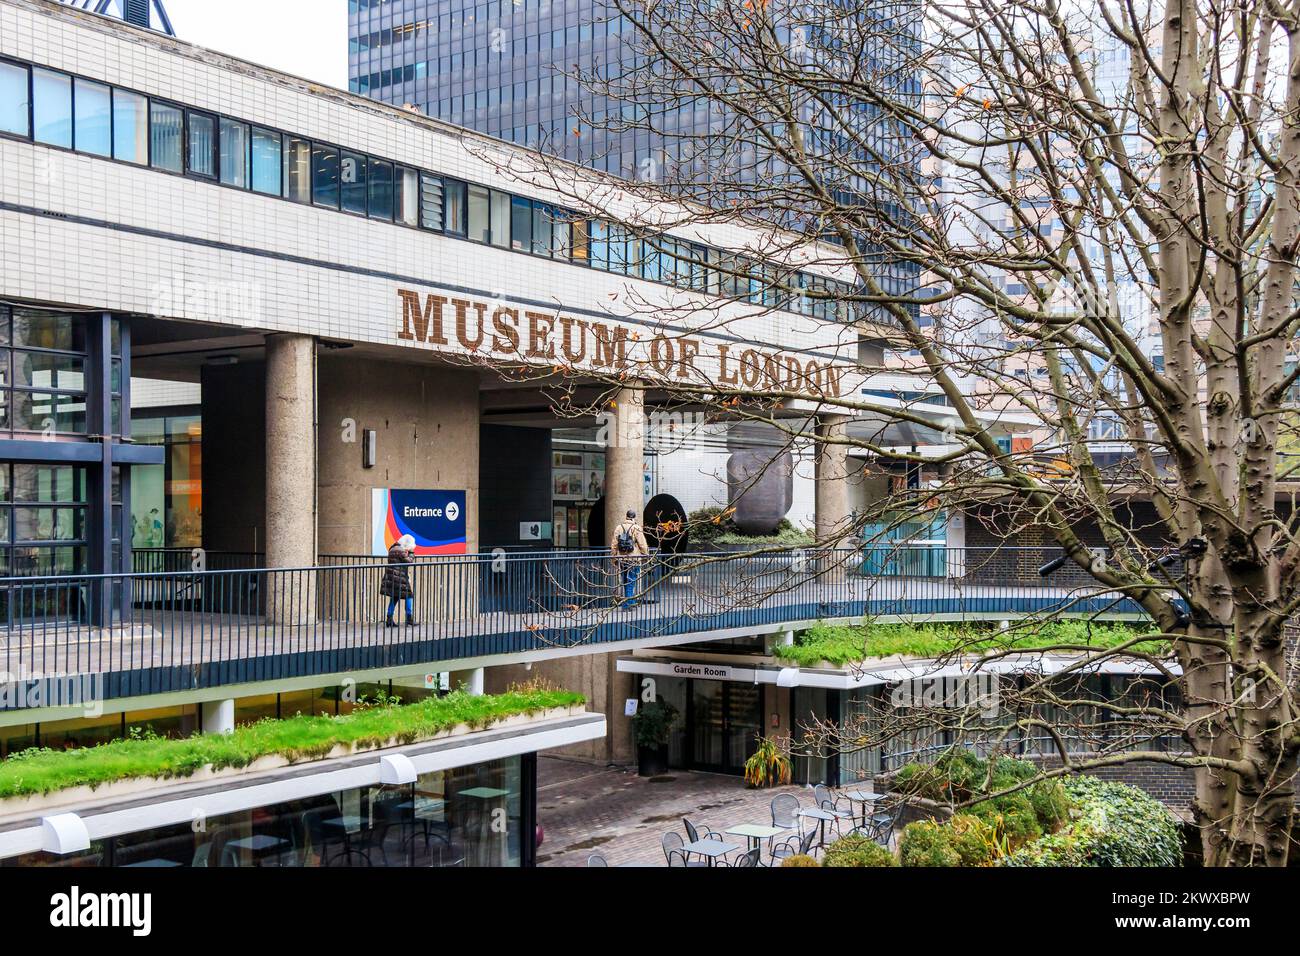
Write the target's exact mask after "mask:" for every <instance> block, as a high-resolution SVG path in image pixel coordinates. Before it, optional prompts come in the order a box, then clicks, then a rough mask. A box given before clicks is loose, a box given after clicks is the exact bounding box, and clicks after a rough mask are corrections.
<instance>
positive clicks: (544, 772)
mask: <svg viewBox="0 0 1300 956" xmlns="http://www.w3.org/2000/svg"><path fill="white" fill-rule="evenodd" d="M778 793H797V794H800V795H801V797H802V798H803V799H804V802H805V803H806V804H809V805H811V796H812V795H811V792H810V791H809V790H808V789H807V788H806V787H802V786H789V787H775V788H769V789H766V790H751V789H749V788H748V787H746V786H745V782H744V781H743V780H742V779H741V778H740V777H731V776H726V775H724V774H715V773H698V772H693V771H688V770H670V771H668V772H667V773H666V774H664V775H663V776H662V777H651V778H645V777H638V776H637V775H636V773H635V771H624V770H621V769H618V768H607V767H599V766H596V765H593V764H588V763H581V762H579V761H575V760H567V759H565V758H563V757H548V756H540V757H539V758H538V764H537V818H538V821H539V822H540V823H541V825H542V827H543V829H544V830H545V834H546V840H545V842H544V843H543V844H542V846H541V848H540V849H539V850H538V851H537V863H538V865H539V866H585V865H586V863H587V857H588V856H589V855H590V854H591V853H593V852H595V851H599V852H600V853H602V854H604V856H605V858H606V859H607V860H609V863H610V865H611V866H618V865H619V864H624V863H629V864H640V865H646V866H665V865H666V864H665V861H664V854H663V850H662V849H661V847H660V845H659V839H660V837H661V836H663V834H664V833H665V832H666V831H668V830H675V831H676V832H678V833H680V834H682V836H683V837H685V829H684V828H683V827H682V817H688V818H689V819H690V821H691V822H692V823H694V824H696V825H697V826H698V825H700V824H703V825H705V826H708V827H711V828H712V829H714V830H717V831H719V832H721V831H723V830H725V829H727V828H728V827H732V826H736V825H738V824H741V823H762V824H767V823H770V822H771V812H770V810H769V804H770V802H771V800H772V797H774V796H776V794H778ZM734 839H735V842H737V843H740V844H744V843H745V839H744V838H743V837H736V838H734Z"/></svg>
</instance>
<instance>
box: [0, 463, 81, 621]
mask: <svg viewBox="0 0 1300 956" xmlns="http://www.w3.org/2000/svg"><path fill="white" fill-rule="evenodd" d="M88 511H89V507H88V482H87V469H86V468H85V467H83V466H80V465H55V464H6V463H0V576H3V575H12V576H15V577H17V576H24V577H26V576H42V575H50V574H78V573H84V572H85V571H86V548H87V545H88V539H89V535H90V528H89V515H88ZM4 603H5V604H6V605H7V603H8V601H7V599H6V600H5V602H4Z"/></svg>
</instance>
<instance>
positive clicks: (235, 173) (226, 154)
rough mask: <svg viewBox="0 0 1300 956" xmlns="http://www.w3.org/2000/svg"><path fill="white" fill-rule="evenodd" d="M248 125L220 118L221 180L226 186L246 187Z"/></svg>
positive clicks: (247, 172)
mask: <svg viewBox="0 0 1300 956" xmlns="http://www.w3.org/2000/svg"><path fill="white" fill-rule="evenodd" d="M248 164H249V158H248V127H247V126H245V125H244V124H243V123H236V122H235V121H234V120H228V119H226V118H225V117H222V119H221V181H222V182H223V183H225V184H226V185H227V186H238V187H239V188H240V189H247V188H248V180H249V168H248Z"/></svg>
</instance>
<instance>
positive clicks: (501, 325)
mask: <svg viewBox="0 0 1300 956" xmlns="http://www.w3.org/2000/svg"><path fill="white" fill-rule="evenodd" d="M518 321H519V313H518V312H516V311H515V310H514V309H497V311H496V314H495V315H494V316H492V329H493V331H494V332H495V333H496V334H495V335H494V336H493V337H492V351H494V352H515V353H517V352H518V351H519V330H518V329H516V328H515V323H517V322H518Z"/></svg>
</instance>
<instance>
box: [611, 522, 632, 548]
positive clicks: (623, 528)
mask: <svg viewBox="0 0 1300 956" xmlns="http://www.w3.org/2000/svg"><path fill="white" fill-rule="evenodd" d="M614 546H615V547H616V548H617V549H618V553H619V554H631V553H632V552H633V551H635V550H636V542H635V541H633V540H632V530H631V528H630V527H629V526H628V525H625V524H624V525H619V527H618V537H617V538H616V539H615V541H614Z"/></svg>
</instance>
